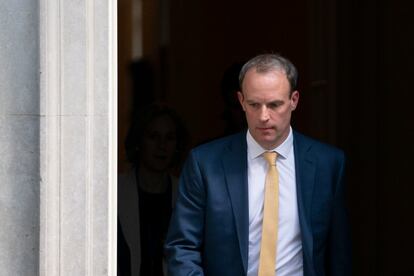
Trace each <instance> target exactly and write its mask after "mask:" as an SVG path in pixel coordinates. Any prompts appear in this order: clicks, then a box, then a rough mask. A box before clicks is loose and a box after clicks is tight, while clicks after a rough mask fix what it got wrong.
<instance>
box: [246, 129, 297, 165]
mask: <svg viewBox="0 0 414 276" xmlns="http://www.w3.org/2000/svg"><path fill="white" fill-rule="evenodd" d="M246 140H247V154H248V157H249V160H252V159H255V158H257V157H259V156H260V155H262V154H263V153H264V152H265V151H268V150H266V149H264V148H262V146H260V145H259V144H258V143H257V142H256V140H254V138H253V136H252V135H251V134H250V131H249V130H248V131H247V134H246ZM292 147H293V134H292V127H290V128H289V135H288V137H287V138H286V139H285V141H283V143H282V144H280V145H279V146H278V147H276V148H274V149H272V150H269V151H275V152H277V154H278V155H279V156H280V157H281V158H282V159H286V158H287V156H288V154H289V152H290V151H291V150H292Z"/></svg>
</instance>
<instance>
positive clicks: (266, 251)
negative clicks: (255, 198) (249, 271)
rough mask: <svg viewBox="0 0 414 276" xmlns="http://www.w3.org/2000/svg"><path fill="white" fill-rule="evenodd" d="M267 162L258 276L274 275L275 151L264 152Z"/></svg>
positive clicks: (276, 213) (276, 184)
mask: <svg viewBox="0 0 414 276" xmlns="http://www.w3.org/2000/svg"><path fill="white" fill-rule="evenodd" d="M263 157H264V158H265V159H266V161H267V162H268V164H269V169H268V170H267V175H266V184H265V196H264V209H263V224H262V241H261V245H260V261H259V274H258V276H275V275H276V273H275V268H276V241H277V225H278V221H279V173H278V171H277V168H276V158H277V153H276V152H265V153H263Z"/></svg>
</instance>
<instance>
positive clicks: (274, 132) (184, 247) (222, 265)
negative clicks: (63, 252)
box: [165, 54, 351, 276]
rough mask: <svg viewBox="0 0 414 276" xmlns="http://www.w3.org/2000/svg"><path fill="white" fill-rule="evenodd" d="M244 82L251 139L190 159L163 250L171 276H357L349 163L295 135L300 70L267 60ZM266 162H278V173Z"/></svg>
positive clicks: (249, 69)
mask: <svg viewBox="0 0 414 276" xmlns="http://www.w3.org/2000/svg"><path fill="white" fill-rule="evenodd" d="M239 80H240V87H241V89H240V90H241V91H240V92H238V98H239V101H240V104H241V105H242V107H243V110H244V112H245V114H246V119H247V123H248V131H244V132H242V133H239V134H236V135H233V136H229V137H226V138H222V139H219V140H216V141H213V142H210V143H208V144H205V145H202V146H199V147H197V148H195V149H193V150H192V151H191V153H190V155H189V158H188V160H187V162H186V164H185V166H184V169H183V172H182V175H181V178H180V184H179V191H178V197H177V203H176V207H175V210H174V213H173V216H172V219H171V224H170V228H169V233H168V236H167V240H166V243H165V249H166V254H167V260H168V270H169V275H170V276H183V275H213V276H233V275H234V276H240V275H247V276H253V275H254V276H256V275H259V276H262V275H267V276H270V275H272V276H274V275H278V276H287V275H288V276H299V275H305V276H311V275H315V276H316V275H318V276H319V275H335V276H336V275H351V261H350V259H351V256H350V238H349V231H348V224H347V218H346V210H345V200H344V165H345V164H344V163H345V158H344V154H343V152H342V151H341V150H339V149H336V148H334V147H332V146H329V145H326V144H323V143H321V142H318V141H315V140H313V139H311V138H308V137H306V136H304V135H302V134H300V133H298V132H296V131H294V130H292V128H291V126H290V121H291V115H292V112H293V111H294V110H295V109H296V107H297V104H298V101H299V92H298V91H297V90H296V83H297V71H296V68H295V67H294V65H293V64H292V63H291V62H290V61H289V60H287V59H286V58H284V57H282V56H280V55H275V54H266V55H260V56H256V57H254V58H253V59H251V60H250V61H248V62H247V63H246V64H245V65H244V66H243V68H242V69H241V72H240V76H239ZM266 152H275V153H276V154H274V155H275V156H277V157H276V161H275V164H270V163H267V161H266V160H265V159H264V155H265V153H266ZM270 166H275V167H276V168H277V173H278V176H277V178H278V182H277V183H278V184H277V187H278V194H277V200H278V203H277V204H278V205H277V206H278V209H277V211H276V213H277V219H276V220H275V221H277V222H276V223H275V224H277V227H276V228H277V231H276V233H277V235H276V245H275V248H274V249H273V250H274V251H275V252H276V253H275V255H273V256H276V257H275V258H274V259H275V260H274V261H273V263H271V265H270V267H271V269H270V272H268V273H267V274H264V273H262V271H263V270H261V271H260V272H259V265H260V266H261V261H260V258H261V251H265V250H261V246H262V245H261V240H262V236H263V235H264V234H263V235H262V233H264V231H263V228H264V227H263V228H262V225H263V221H264V219H263V218H264V215H263V213H264V207H263V206H264V199H265V182H267V180H266V177H267V171H268V169H269V167H270ZM265 180H266V181H265ZM266 185H267V184H266ZM266 187H267V186H266ZM266 200H267V198H266ZM270 217H272V216H270ZM263 246H266V245H265V243H264V244H263ZM270 251H271V250H270ZM270 259H273V258H270ZM268 271H269V270H268Z"/></svg>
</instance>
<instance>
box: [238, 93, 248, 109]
mask: <svg viewBox="0 0 414 276" xmlns="http://www.w3.org/2000/svg"><path fill="white" fill-rule="evenodd" d="M237 98H238V99H239V102H240V105H241V107H242V108H243V110H244V111H246V110H245V109H244V104H243V102H244V96H243V93H242V92H240V91H238V92H237Z"/></svg>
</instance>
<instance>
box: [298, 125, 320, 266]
mask: <svg viewBox="0 0 414 276" xmlns="http://www.w3.org/2000/svg"><path fill="white" fill-rule="evenodd" d="M293 143H294V151H295V171H296V186H297V197H298V209H299V221H300V227H301V234H302V247H303V254H304V256H305V259H307V260H309V261H310V262H311V263H312V262H313V238H312V223H311V207H312V198H313V187H314V183H315V172H316V162H315V160H314V157H313V154H312V152H311V142H310V140H307V139H306V138H305V137H303V136H302V135H300V134H298V133H296V132H294V142H293ZM310 267H312V266H310Z"/></svg>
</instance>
